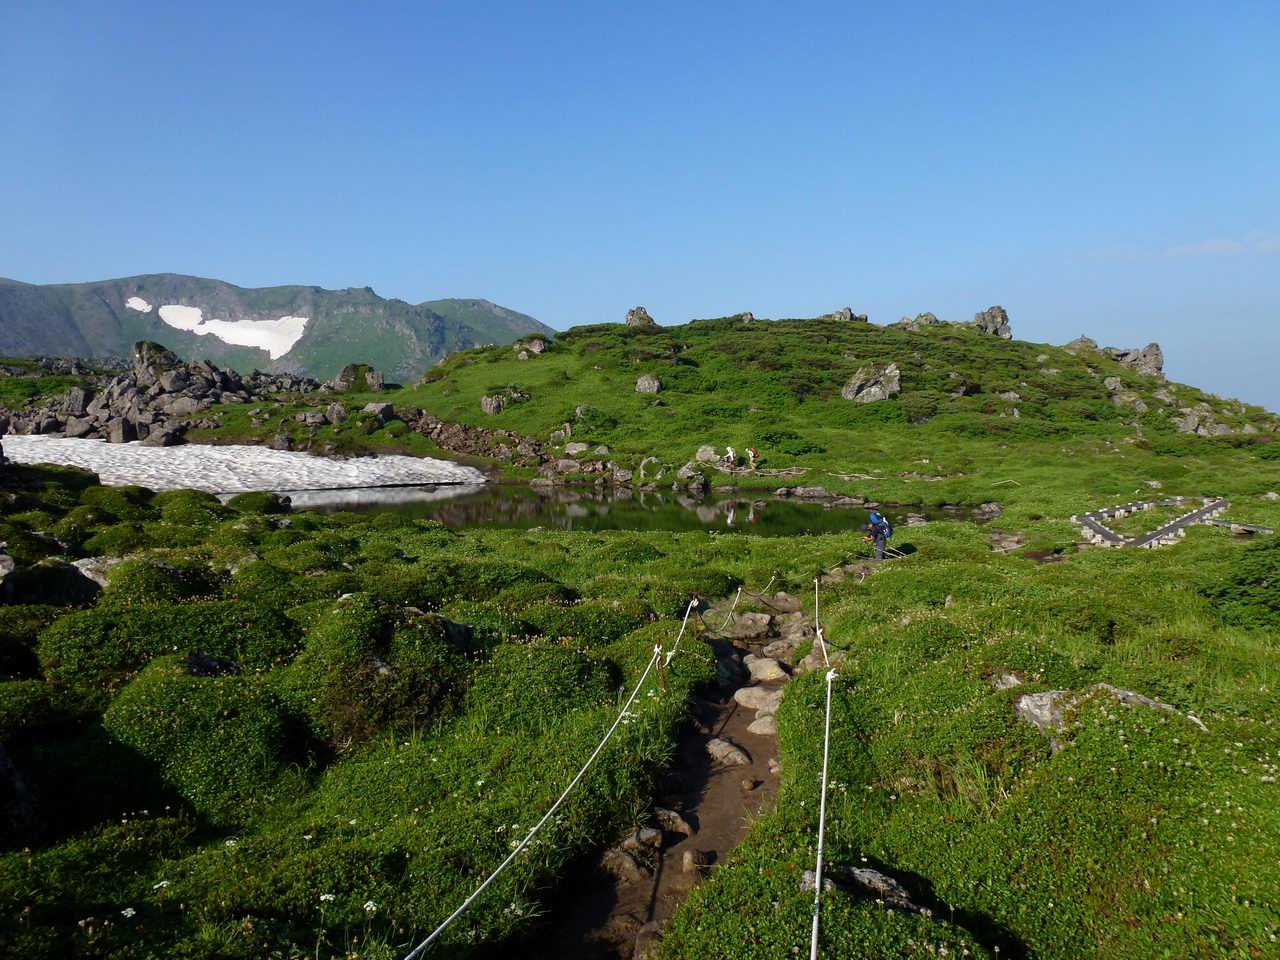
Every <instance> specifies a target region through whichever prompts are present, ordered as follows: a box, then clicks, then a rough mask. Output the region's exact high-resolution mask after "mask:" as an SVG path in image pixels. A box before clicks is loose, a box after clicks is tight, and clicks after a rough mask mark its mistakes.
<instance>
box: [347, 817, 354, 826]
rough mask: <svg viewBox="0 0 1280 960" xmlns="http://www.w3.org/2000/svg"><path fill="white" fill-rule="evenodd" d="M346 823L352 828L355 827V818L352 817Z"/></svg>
mask: <svg viewBox="0 0 1280 960" xmlns="http://www.w3.org/2000/svg"><path fill="white" fill-rule="evenodd" d="M347 823H349V824H351V825H352V826H353V827H354V826H355V825H356V818H355V817H352V818H351V819H350V820H348V821H347Z"/></svg>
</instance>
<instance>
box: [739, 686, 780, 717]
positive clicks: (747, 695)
mask: <svg viewBox="0 0 1280 960" xmlns="http://www.w3.org/2000/svg"><path fill="white" fill-rule="evenodd" d="M782 695H783V691H782V689H777V690H769V689H767V688H765V687H740V688H739V689H737V690H735V691H734V692H733V702H734V703H736V704H737V705H738V706H740V707H746V708H747V709H748V710H754V711H755V712H756V714H757V715H759V714H762V713H764V714H772V713H776V712H777V710H778V705H779V704H780V703H782Z"/></svg>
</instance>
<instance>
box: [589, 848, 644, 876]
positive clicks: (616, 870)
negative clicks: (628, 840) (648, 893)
mask: <svg viewBox="0 0 1280 960" xmlns="http://www.w3.org/2000/svg"><path fill="white" fill-rule="evenodd" d="M600 866H602V867H604V869H606V870H608V871H609V873H611V874H613V876H614V877H616V878H617V879H618V880H620V881H621V882H623V883H635V882H636V881H637V880H644V879H646V878H648V876H649V869H648V868H647V867H646V866H644V865H643V864H641V863H639V862H637V860H636V858H635V857H633V856H632V855H631V854H630V853H628V852H627V851H626V850H606V851H605V853H604V856H602V857H601V858H600Z"/></svg>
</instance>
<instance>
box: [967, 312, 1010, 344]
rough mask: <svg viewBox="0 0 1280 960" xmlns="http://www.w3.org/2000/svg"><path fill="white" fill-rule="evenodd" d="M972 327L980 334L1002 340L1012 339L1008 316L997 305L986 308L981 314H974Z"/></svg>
mask: <svg viewBox="0 0 1280 960" xmlns="http://www.w3.org/2000/svg"><path fill="white" fill-rule="evenodd" d="M973 325H974V327H975V328H976V329H978V330H980V331H981V332H982V333H989V334H991V335H992V336H996V337H1000V338H1001V339H1003V340H1012V339H1013V328H1012V327H1010V326H1009V314H1007V313H1006V312H1005V309H1004V307H1002V306H999V305H998V304H997V305H996V306H994V307H987V309H985V310H983V311H982V312H981V313H975V314H974V315H973Z"/></svg>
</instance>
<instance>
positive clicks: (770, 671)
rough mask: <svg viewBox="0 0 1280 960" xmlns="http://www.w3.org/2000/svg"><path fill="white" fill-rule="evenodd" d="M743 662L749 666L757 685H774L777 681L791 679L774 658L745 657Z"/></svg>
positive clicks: (748, 668)
mask: <svg viewBox="0 0 1280 960" xmlns="http://www.w3.org/2000/svg"><path fill="white" fill-rule="evenodd" d="M742 662H743V663H745V664H746V665H747V670H748V671H749V672H750V673H751V679H752V680H753V681H755V682H756V683H772V682H773V681H775V680H789V679H791V678H790V676H789V675H788V673H787V671H786V670H785V669H783V667H782V664H780V663H778V661H777V660H774V659H773V658H772V657H751V656H747V657H743V658H742Z"/></svg>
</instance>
